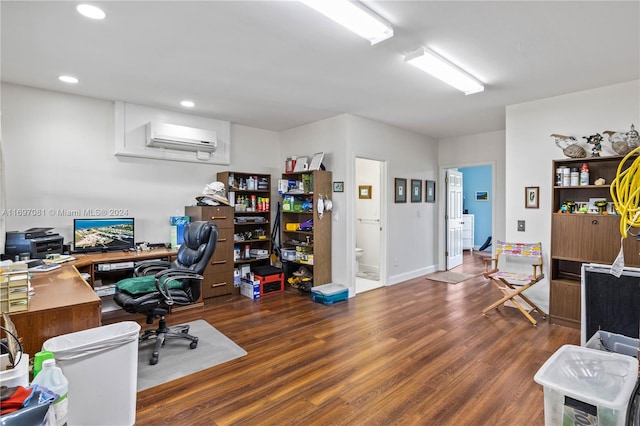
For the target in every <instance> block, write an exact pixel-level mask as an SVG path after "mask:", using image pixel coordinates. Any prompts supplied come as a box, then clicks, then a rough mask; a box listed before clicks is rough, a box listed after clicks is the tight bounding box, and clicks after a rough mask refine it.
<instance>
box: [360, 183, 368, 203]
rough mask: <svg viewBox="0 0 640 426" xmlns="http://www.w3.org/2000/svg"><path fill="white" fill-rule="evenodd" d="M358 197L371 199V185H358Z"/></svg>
mask: <svg viewBox="0 0 640 426" xmlns="http://www.w3.org/2000/svg"><path fill="white" fill-rule="evenodd" d="M358 198H361V199H365V200H369V199H371V185H359V186H358Z"/></svg>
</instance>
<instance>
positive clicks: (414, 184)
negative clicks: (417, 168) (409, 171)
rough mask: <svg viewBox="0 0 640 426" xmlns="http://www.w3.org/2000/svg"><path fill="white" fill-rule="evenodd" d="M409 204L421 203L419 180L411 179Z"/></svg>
mask: <svg viewBox="0 0 640 426" xmlns="http://www.w3.org/2000/svg"><path fill="white" fill-rule="evenodd" d="M411 202H412V203H421V202H422V181H421V180H420V179H411Z"/></svg>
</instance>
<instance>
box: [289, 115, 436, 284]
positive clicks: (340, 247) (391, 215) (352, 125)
mask: <svg viewBox="0 0 640 426" xmlns="http://www.w3.org/2000/svg"><path fill="white" fill-rule="evenodd" d="M319 151H324V152H325V158H327V156H326V153H329V156H328V160H326V161H325V165H326V166H327V170H331V171H332V172H333V180H334V181H344V182H345V190H344V192H342V193H333V206H334V211H333V225H332V241H333V245H332V259H333V265H332V272H333V281H334V282H336V283H342V284H345V285H347V286H349V287H350V289H351V294H353V293H354V275H355V271H354V270H353V268H354V266H355V265H354V263H355V255H354V251H353V248H354V247H355V224H354V222H355V199H356V198H357V185H356V178H355V176H354V170H355V158H356V156H358V157H363V158H371V159H376V160H381V161H385V162H386V163H387V166H386V173H387V184H386V188H384V191H385V194H383V198H384V197H386V198H384V199H385V200H386V204H385V205H386V206H387V209H386V211H383V212H381V216H382V217H383V218H386V221H387V228H388V229H384V230H383V232H386V235H387V247H383V248H382V249H383V250H385V252H384V254H383V256H384V258H385V259H386V265H384V266H385V268H387V271H388V281H387V282H386V284H394V283H398V282H401V281H404V280H406V279H409V278H413V277H416V276H419V275H421V274H424V273H426V272H427V271H430V270H432V269H433V268H434V266H433V265H434V264H435V262H436V257H435V256H436V255H435V252H436V250H435V248H436V235H435V234H436V231H435V229H436V228H435V227H436V204H427V203H419V204H417V203H416V204H412V203H410V202H409V203H406V204H394V203H393V190H394V188H393V178H394V177H405V178H407V179H409V180H410V179H411V178H414V179H423V180H424V179H434V178H435V176H436V174H437V158H438V147H437V143H436V141H434V140H431V139H429V138H426V137H424V136H422V135H418V134H416V133H413V132H409V131H406V130H403V129H399V128H396V127H392V126H388V125H386V124H383V123H378V122H374V121H371V120H367V119H363V118H360V117H356V116H352V115H349V114H343V115H340V116H337V117H333V118H330V119H327V120H322V121H318V122H315V123H311V124H308V125H305V126H300V127H297V128H295V129H291V130H287V131H285V132H282V135H281V152H280V153H281V162H282V164H284V160H285V158H286V157H287V156H289V155H307V156H310V155H312V154H313V153H314V152H319Z"/></svg>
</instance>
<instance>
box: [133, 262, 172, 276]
mask: <svg viewBox="0 0 640 426" xmlns="http://www.w3.org/2000/svg"><path fill="white" fill-rule="evenodd" d="M169 266H171V262H168V261H166V260H143V261H141V262H138V264H137V265H136V267H135V269H134V270H133V276H134V277H142V276H145V275H154V274H156V273H157V272H158V271H163V270H165V269H167V268H169Z"/></svg>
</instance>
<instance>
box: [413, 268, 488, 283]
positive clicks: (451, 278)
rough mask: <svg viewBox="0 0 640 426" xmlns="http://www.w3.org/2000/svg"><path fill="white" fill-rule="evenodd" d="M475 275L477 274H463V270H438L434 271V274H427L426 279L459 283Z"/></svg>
mask: <svg viewBox="0 0 640 426" xmlns="http://www.w3.org/2000/svg"><path fill="white" fill-rule="evenodd" d="M475 276H477V275H473V274H463V273H462V272H452V271H438V272H434V273H433V274H429V275H427V276H426V279H428V280H432V281H440V282H443V283H448V284H458V283H461V282H462V281H465V280H468V279H469V278H473V277H475Z"/></svg>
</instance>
